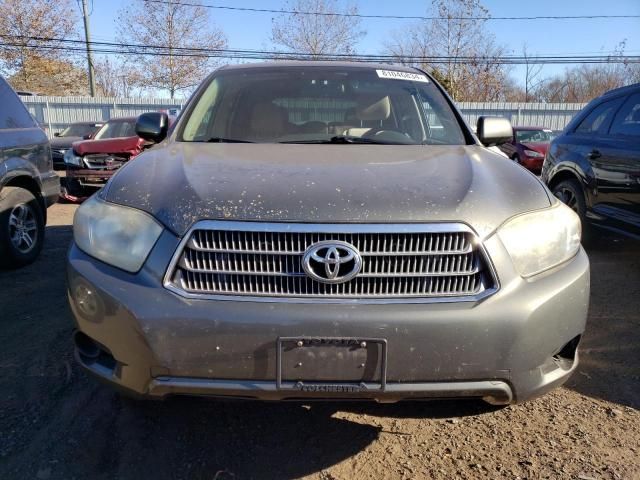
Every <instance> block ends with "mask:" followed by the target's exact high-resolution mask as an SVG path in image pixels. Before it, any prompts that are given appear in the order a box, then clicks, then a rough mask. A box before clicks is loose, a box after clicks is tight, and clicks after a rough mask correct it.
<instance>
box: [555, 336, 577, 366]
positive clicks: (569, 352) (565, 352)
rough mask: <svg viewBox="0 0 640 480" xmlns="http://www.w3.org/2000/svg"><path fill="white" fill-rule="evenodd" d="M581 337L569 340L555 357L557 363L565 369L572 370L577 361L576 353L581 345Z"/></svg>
mask: <svg viewBox="0 0 640 480" xmlns="http://www.w3.org/2000/svg"><path fill="white" fill-rule="evenodd" d="M580 337H581V336H580V335H578V336H576V337H574V338H572V339H571V340H569V341H568V342H567V343H566V344H565V345H564V346H563V347H562V348H561V349H560V351H559V352H558V353H556V354H555V355H554V356H553V359H554V360H555V361H556V363H557V364H558V365H559V366H560V367H562V368H565V369H568V368H571V366H572V365H573V362H574V361H575V359H576V352H577V351H578V345H579V344H580Z"/></svg>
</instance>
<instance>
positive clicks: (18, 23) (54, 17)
mask: <svg viewBox="0 0 640 480" xmlns="http://www.w3.org/2000/svg"><path fill="white" fill-rule="evenodd" d="M75 21H76V15H75V11H74V9H73V6H72V4H71V2H70V0H0V35H2V37H0V42H1V43H2V44H3V45H2V47H0V67H1V69H2V72H3V73H4V74H5V75H6V76H7V77H10V78H11V79H12V83H13V85H14V87H17V88H19V89H21V90H38V88H39V87H38V83H39V82H40V83H41V82H42V81H43V78H42V77H43V76H44V75H47V74H48V71H49V73H50V71H51V70H53V71H55V70H56V68H57V67H60V66H61V64H60V62H62V61H64V60H68V59H70V58H72V54H71V53H70V52H69V51H68V50H66V47H68V45H65V43H64V42H62V41H60V39H62V38H66V39H69V38H73V37H74V34H75ZM66 64H67V65H68V63H66Z"/></svg>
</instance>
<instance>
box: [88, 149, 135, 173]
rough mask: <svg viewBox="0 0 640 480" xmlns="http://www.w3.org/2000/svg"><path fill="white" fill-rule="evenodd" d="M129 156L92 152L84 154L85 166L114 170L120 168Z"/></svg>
mask: <svg viewBox="0 0 640 480" xmlns="http://www.w3.org/2000/svg"><path fill="white" fill-rule="evenodd" d="M128 159H129V158H128V157H127V156H124V155H112V154H108V153H92V154H89V155H85V156H84V163H85V164H86V165H87V168H90V169H94V170H115V169H117V168H120V167H121V166H122V164H123V163H125V162H126V161H127V160H128Z"/></svg>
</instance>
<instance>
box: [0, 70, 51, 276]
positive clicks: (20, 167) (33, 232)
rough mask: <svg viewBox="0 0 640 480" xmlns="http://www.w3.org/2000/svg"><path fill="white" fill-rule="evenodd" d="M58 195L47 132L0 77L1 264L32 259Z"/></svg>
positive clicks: (20, 264) (40, 247) (0, 265)
mask: <svg viewBox="0 0 640 480" xmlns="http://www.w3.org/2000/svg"><path fill="white" fill-rule="evenodd" d="M59 194H60V180H59V179H58V176H57V175H56V173H55V172H54V171H53V164H52V160H51V148H50V146H49V140H48V139H47V135H46V134H45V133H44V132H43V131H42V129H41V128H40V127H38V125H37V123H36V121H35V120H34V119H33V117H32V116H31V115H29V112H28V111H27V109H26V108H25V106H24V105H23V104H22V102H21V101H20V99H19V98H18V96H17V95H16V93H15V92H14V91H13V90H12V89H11V87H10V86H9V85H8V84H7V82H5V81H4V79H3V78H2V77H0V268H7V267H9V268H14V267H21V266H23V265H27V264H28V263H31V262H33V261H34V260H35V259H36V257H37V256H38V254H39V253H40V250H41V249H42V244H43V242H44V229H45V224H46V219H47V207H49V206H50V205H52V204H53V203H55V202H56V201H57V199H58V196H59Z"/></svg>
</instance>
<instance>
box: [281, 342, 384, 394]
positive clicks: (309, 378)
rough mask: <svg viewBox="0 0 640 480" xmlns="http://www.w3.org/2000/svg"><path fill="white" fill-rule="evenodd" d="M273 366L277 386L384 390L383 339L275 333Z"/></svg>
mask: <svg viewBox="0 0 640 480" xmlns="http://www.w3.org/2000/svg"><path fill="white" fill-rule="evenodd" d="M276 368H277V371H276V387H277V389H278V390H298V391H306V392H326V393H354V392H361V391H367V390H376V391H384V390H385V389H386V383H387V341H386V339H383V338H370V337H309V336H300V337H279V338H278V341H277V346H276Z"/></svg>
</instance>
